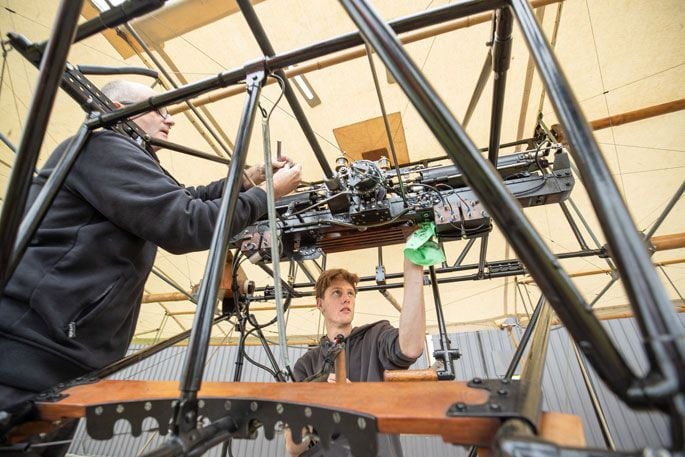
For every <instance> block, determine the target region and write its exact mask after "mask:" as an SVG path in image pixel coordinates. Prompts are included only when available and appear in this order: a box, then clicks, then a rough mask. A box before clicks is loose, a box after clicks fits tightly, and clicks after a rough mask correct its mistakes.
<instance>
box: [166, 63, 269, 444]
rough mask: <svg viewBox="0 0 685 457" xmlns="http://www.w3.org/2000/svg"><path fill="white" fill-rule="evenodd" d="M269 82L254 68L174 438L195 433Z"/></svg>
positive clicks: (202, 294)
mask: <svg viewBox="0 0 685 457" xmlns="http://www.w3.org/2000/svg"><path fill="white" fill-rule="evenodd" d="M265 79H266V73H265V71H264V68H263V67H260V66H254V67H252V69H250V70H249V71H248V76H247V79H246V83H247V98H246V100H245V104H244V106H243V114H242V116H241V119H240V126H239V128H238V135H237V137H236V142H235V149H234V151H233V160H231V165H230V168H229V171H228V177H227V180H226V185H225V186H224V194H223V196H222V200H221V207H220V209H219V214H218V216H217V222H216V226H215V228H214V235H213V237H212V242H211V245H210V249H209V256H208V259H207V266H206V268H205V275H204V276H203V278H202V283H201V285H200V289H199V292H198V300H197V301H198V307H197V312H196V313H195V319H194V321H193V329H192V333H191V336H190V341H189V344H188V351H187V354H186V360H185V363H184V368H183V374H182V376H181V396H180V400H179V402H178V404H177V407H176V410H175V419H174V425H173V427H172V428H173V431H174V434H175V435H179V434H183V433H187V432H190V431H192V430H195V428H196V427H197V411H198V404H197V392H198V390H200V386H201V384H202V376H203V373H204V368H205V362H206V359H207V352H208V347H209V340H210V335H211V320H212V314H213V311H214V306H215V304H216V300H217V294H218V291H219V283H220V282H221V275H222V272H223V267H224V264H225V259H226V252H227V251H228V241H229V233H230V232H231V228H232V226H233V220H234V219H233V214H234V213H235V207H236V204H237V201H238V194H239V193H240V185H241V172H242V169H243V168H244V166H245V162H246V158H247V149H248V145H249V142H250V135H251V133H252V128H253V126H254V119H255V116H256V112H257V103H258V100H259V95H260V93H261V89H262V86H263V84H264V81H265Z"/></svg>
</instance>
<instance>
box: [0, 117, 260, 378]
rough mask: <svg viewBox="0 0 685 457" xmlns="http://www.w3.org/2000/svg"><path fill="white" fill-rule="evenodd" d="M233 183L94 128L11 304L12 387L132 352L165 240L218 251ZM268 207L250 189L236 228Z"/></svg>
mask: <svg viewBox="0 0 685 457" xmlns="http://www.w3.org/2000/svg"><path fill="white" fill-rule="evenodd" d="M68 143H69V140H67V141H65V142H64V143H62V144H61V145H60V146H58V148H57V149H56V150H55V152H54V153H53V154H52V156H51V157H50V158H49V160H48V161H47V163H46V164H45V167H44V168H43V169H42V170H41V172H40V173H39V176H37V177H36V178H35V179H34V183H33V185H32V187H31V191H30V196H29V202H28V203H27V208H28V207H30V204H31V202H32V201H33V200H35V198H36V196H37V195H38V192H39V191H40V189H41V188H42V187H43V185H44V184H45V181H46V179H47V177H48V176H49V174H50V173H51V172H52V170H53V169H54V167H55V165H56V164H57V161H58V159H59V158H60V157H61V155H62V154H63V153H64V151H65V149H66V148H67V145H68ZM223 186H224V180H220V181H216V182H213V183H211V184H209V185H208V186H206V187H197V188H186V187H183V186H181V185H180V184H178V183H177V182H176V181H175V180H174V179H173V178H171V177H170V176H168V175H167V174H166V173H165V172H164V170H163V169H162V168H161V167H160V165H159V163H158V162H157V160H156V157H154V156H153V154H151V153H149V152H147V151H145V150H143V149H142V148H141V147H140V146H138V145H137V144H136V143H135V142H134V141H133V140H131V139H130V138H128V137H125V136H123V135H120V134H117V133H114V132H112V131H109V130H104V131H98V132H94V133H93V135H92V137H91V138H90V139H89V140H88V142H87V143H86V146H85V148H84V150H83V151H82V153H81V154H80V156H79V158H78V159H77V160H76V162H75V164H74V166H73V169H72V170H71V172H70V173H69V175H68V177H67V178H66V181H65V183H64V185H63V186H62V188H61V190H60V191H59V193H58V194H57V197H56V198H55V201H54V203H53V205H52V206H51V208H50V209H49V211H48V212H47V214H46V216H45V218H44V220H43V221H42V223H41V225H40V227H39V229H38V231H37V233H36V235H35V236H34V238H33V240H32V241H31V243H30V246H29V247H28V249H27V251H26V254H25V255H24V257H23V258H22V260H21V262H20V264H19V266H18V268H17V270H16V271H15V273H14V275H13V276H12V278H11V280H10V282H9V283H8V284H7V287H6V289H5V293H4V295H3V296H2V298H1V300H0V384H5V385H9V386H15V387H20V388H22V389H26V390H33V391H40V390H43V389H46V388H49V387H52V386H53V385H54V384H56V383H58V382H61V381H66V380H69V379H71V378H73V377H76V376H79V375H81V374H84V373H86V372H88V371H91V370H93V369H97V368H101V367H103V366H105V365H107V364H109V363H111V362H113V361H115V360H117V359H119V358H121V357H122V356H123V355H124V354H125V352H126V349H127V347H128V345H129V342H130V341H131V338H132V336H133V332H134V330H135V325H136V320H137V317H138V312H139V310H140V300H141V297H142V294H143V287H144V285H145V281H146V279H147V277H148V275H149V273H150V270H151V269H152V265H153V263H154V259H155V254H156V252H157V246H160V247H162V248H164V249H166V250H167V251H169V252H171V253H176V254H178V253H186V252H192V251H201V250H205V249H208V248H209V245H210V242H211V239H212V233H213V230H214V225H215V221H216V218H217V215H218V212H219V207H220V204H221V194H222V192H223ZM265 213H266V194H265V193H264V191H263V190H262V189H260V188H254V189H250V190H248V191H246V192H241V194H240V196H239V198H238V202H237V207H236V210H235V214H234V224H233V227H234V229H233V233H236V232H238V231H239V230H241V229H242V228H244V227H245V226H246V225H247V224H249V223H251V222H252V221H254V220H256V219H257V218H259V217H261V216H262V215H263V214H265Z"/></svg>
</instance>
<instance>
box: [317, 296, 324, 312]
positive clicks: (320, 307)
mask: <svg viewBox="0 0 685 457" xmlns="http://www.w3.org/2000/svg"><path fill="white" fill-rule="evenodd" d="M322 305H323V300H321V299H320V298H317V299H316V307H317V308H318V309H319V311H321V314H323V307H322Z"/></svg>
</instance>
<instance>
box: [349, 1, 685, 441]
mask: <svg viewBox="0 0 685 457" xmlns="http://www.w3.org/2000/svg"><path fill="white" fill-rule="evenodd" d="M341 3H342V5H343V7H344V8H345V9H346V11H347V13H348V15H349V16H350V17H351V19H352V20H353V21H354V22H355V24H356V25H357V27H358V28H359V30H360V31H361V33H362V35H363V36H364V38H365V40H366V41H367V42H368V43H369V44H370V46H371V47H372V48H373V49H374V50H375V51H376V53H377V54H378V55H379V57H380V58H381V59H382V60H383V62H384V63H385V65H386V67H387V68H388V70H389V71H390V73H391V74H392V76H393V78H394V79H395V81H396V82H397V83H398V84H399V85H400V87H401V88H402V89H403V90H404V92H405V94H406V95H407V97H408V98H409V100H410V101H411V102H412V104H413V105H414V106H415V108H416V109H417V111H418V112H419V113H420V114H421V116H422V117H423V119H424V121H425V122H426V124H427V125H428V126H429V128H430V129H431V130H432V131H433V133H434V134H435V136H436V138H437V139H438V141H439V142H440V143H441V144H442V146H443V148H444V149H445V150H446V152H447V153H448V155H449V156H450V157H451V158H452V160H453V161H454V162H455V163H456V164H457V165H458V166H459V167H460V169H461V170H463V171H464V175H465V176H467V177H468V181H469V184H470V186H471V187H472V189H473V190H474V191H475V192H476V194H477V195H479V197H480V198H481V200H482V201H483V202H484V203H485V204H486V206H487V207H488V210H489V213H490V214H491V215H492V217H493V218H494V219H495V221H497V222H498V224H499V225H500V226H501V227H508V228H510V230H507V231H505V236H506V237H507V239H508V241H509V243H510V244H511V245H512V247H513V248H514V250H515V251H516V253H517V254H518V256H519V258H521V259H522V260H523V262H524V264H525V265H526V266H527V267H528V269H529V271H530V273H531V274H532V276H533V277H534V278H535V280H536V282H537V283H538V285H539V287H540V288H541V290H542V292H543V294H544V295H545V296H546V297H547V299H548V300H549V301H550V303H551V305H552V306H553V307H554V309H555V310H556V311H557V313H558V314H559V317H560V318H561V319H562V321H563V322H564V323H565V324H566V326H567V328H568V329H569V332H570V333H571V335H572V336H573V338H574V339H575V340H576V341H578V342H579V346H580V348H581V350H582V351H583V352H584V353H585V355H586V357H587V358H588V359H589V360H590V361H591V363H592V365H593V366H594V368H595V369H596V370H597V372H598V374H599V375H600V376H601V377H602V379H603V380H604V381H605V382H606V384H607V385H608V386H609V387H610V388H611V390H612V391H614V393H616V394H617V395H618V396H619V397H620V398H621V399H622V400H623V401H624V402H626V403H627V404H629V405H631V406H634V407H653V405H656V406H657V407H658V408H660V409H661V410H663V411H665V412H667V413H669V414H670V415H671V423H672V432H673V436H674V446H676V447H681V446H682V445H683V439H684V437H683V425H682V423H683V420H682V419H683V417H685V393H683V392H684V391H685V389H683V387H685V359H684V357H683V353H684V352H685V341H682V340H683V339H682V338H680V340H679V338H678V336H679V335H680V334H682V330H681V329H679V328H678V324H677V322H678V320H677V318H676V316H675V312H674V311H673V309H672V307H671V304H670V301H668V300H667V296H666V293H665V290H664V288H663V286H662V285H661V284H660V282H659V281H658V277H657V275H656V271H655V269H654V267H653V266H652V265H651V262H650V261H649V256H648V255H647V250H646V249H645V246H644V243H643V241H642V240H641V239H640V237H639V236H638V233H637V231H636V230H635V229H634V224H633V223H632V221H631V219H630V216H629V214H628V212H627V210H626V208H625V205H624V204H623V200H622V199H621V198H620V196H619V195H618V192H617V189H616V186H615V185H614V184H613V181H612V179H611V176H610V174H609V171H608V168H607V166H606V164H605V163H604V161H603V160H602V159H601V157H602V156H601V153H600V151H599V148H598V146H597V144H596V142H595V141H594V139H593V138H592V136H591V133H590V130H589V128H588V126H587V123H586V122H584V121H583V117H582V115H581V112H580V109H579V107H578V105H577V102H576V101H575V99H574V97H573V95H572V93H571V91H570V88H569V85H568V83H567V82H566V81H565V79H564V76H563V75H562V74H561V71H560V70H559V66H558V64H557V63H556V61H555V59H554V56H553V55H552V53H551V51H550V50H549V46H548V45H547V43H546V41H545V40H544V36H543V34H542V32H541V31H540V29H539V26H538V25H537V23H536V22H535V18H534V16H533V15H532V12H531V11H530V7H529V5H528V4H527V3H526V2H525V1H523V0H509V4H510V6H511V8H512V10H513V12H514V15H515V17H516V18H517V20H518V22H519V25H520V27H521V30H522V32H523V35H524V37H525V38H526V40H527V42H528V45H529V48H530V51H531V53H532V54H533V57H534V59H535V61H536V64H537V66H538V69H539V71H540V72H541V76H542V78H543V81H544V82H545V85H546V88H547V92H548V93H549V94H550V99H551V100H552V102H553V103H554V105H555V109H556V110H557V114H558V116H559V118H560V119H561V120H562V122H563V123H564V124H565V125H566V126H567V127H568V130H569V142H570V143H571V146H572V147H573V149H574V153H575V155H574V156H577V158H576V161H577V162H578V163H579V168H580V170H581V174H582V176H583V178H584V182H585V183H586V185H587V186H588V190H589V192H590V195H591V199H592V201H593V204H594V206H595V210H596V211H597V213H598V217H599V218H600V221H601V222H603V224H602V226H603V227H604V229H605V231H606V235H607V239H608V240H609V247H610V249H611V251H612V253H613V254H614V257H615V259H616V263H617V264H618V269H619V271H620V272H621V275H622V276H623V277H625V278H626V279H627V281H628V282H630V283H631V284H630V286H629V287H627V289H628V292H629V296H630V298H631V303H632V305H633V307H634V310H635V312H636V316H637V320H638V323H639V324H640V329H641V331H642V333H643V335H644V336H645V340H646V344H645V351H646V353H647V356H648V358H649V360H650V362H651V370H650V373H649V374H648V376H645V377H643V378H639V377H638V376H637V375H636V374H635V373H634V372H633V370H632V369H631V368H630V367H629V366H628V364H627V363H626V361H625V359H624V358H623V356H622V355H621V354H620V353H619V352H618V350H617V348H616V347H615V346H614V344H613V342H612V341H611V339H610V338H609V336H608V334H607V333H606V331H605V330H604V329H603V328H602V326H601V325H600V323H599V321H598V320H597V319H596V318H595V317H594V316H593V315H591V313H588V312H587V304H586V302H585V300H584V299H583V297H582V296H581V295H580V293H579V292H578V290H577V288H576V287H575V285H574V284H573V283H572V282H571V280H570V277H569V276H568V275H567V273H566V272H565V271H564V270H563V269H562V268H561V265H559V264H558V262H557V260H556V258H555V257H554V256H553V255H552V253H551V252H550V251H549V249H548V248H547V246H546V245H545V244H544V243H543V242H542V240H541V238H540V237H539V235H538V234H537V232H536V231H535V230H534V229H533V227H532V226H531V225H530V223H529V221H528V220H527V219H526V218H525V216H524V215H523V212H522V211H521V208H520V207H518V206H517V205H516V204H515V202H514V201H513V198H512V197H511V195H509V194H508V193H507V192H506V189H505V187H504V185H503V183H502V182H501V180H499V179H498V178H499V177H498V176H497V175H496V173H494V168H493V167H492V164H490V163H486V162H485V161H484V160H482V157H480V155H479V154H478V152H477V149H476V147H475V146H474V145H473V143H472V142H471V140H470V138H468V136H467V135H466V133H465V132H464V130H463V128H462V127H461V126H460V125H459V124H458V123H457V121H456V120H455V119H454V117H453V116H452V114H451V113H450V112H449V110H448V109H447V107H446V106H445V105H444V103H443V102H442V100H441V99H440V98H439V97H438V95H437V93H436V92H435V91H434V90H433V88H432V87H431V86H430V84H429V83H428V81H427V80H426V79H425V77H424V76H423V74H422V73H421V72H420V70H419V69H418V67H417V66H416V64H415V63H414V62H413V61H412V60H411V59H410V58H409V56H408V55H407V53H406V51H404V49H403V47H402V45H401V44H400V42H399V40H398V39H397V37H396V36H395V34H394V33H393V31H392V30H391V29H390V28H389V27H388V26H387V25H386V24H385V23H383V22H382V20H381V19H380V17H379V16H378V14H377V13H376V12H375V11H373V9H372V8H371V7H370V6H369V5H368V4H367V3H366V2H364V1H363V0H341ZM588 150H589V151H590V152H589V153H588ZM669 320H670V321H669ZM664 336H666V337H664ZM678 424H680V425H678Z"/></svg>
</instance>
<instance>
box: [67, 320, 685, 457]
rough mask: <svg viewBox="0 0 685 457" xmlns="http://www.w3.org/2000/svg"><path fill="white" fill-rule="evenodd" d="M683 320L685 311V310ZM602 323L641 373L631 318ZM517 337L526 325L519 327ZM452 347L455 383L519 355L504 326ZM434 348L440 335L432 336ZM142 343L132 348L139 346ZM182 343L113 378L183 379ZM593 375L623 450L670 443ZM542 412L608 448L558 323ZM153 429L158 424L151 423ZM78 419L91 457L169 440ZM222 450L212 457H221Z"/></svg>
mask: <svg viewBox="0 0 685 457" xmlns="http://www.w3.org/2000/svg"><path fill="white" fill-rule="evenodd" d="M680 318H681V322H684V323H685V316H683V315H680ZM604 325H605V326H606V327H607V329H608V330H609V332H610V334H611V335H612V337H613V338H614V340H615V341H616V342H617V345H618V347H619V348H621V350H622V351H623V352H624V354H625V356H626V358H627V359H628V360H629V363H631V364H632V365H633V366H634V367H635V368H636V369H638V370H644V369H645V367H646V361H645V360H644V358H643V357H640V356H641V355H642V354H641V345H640V336H639V333H638V332H637V328H636V325H635V322H634V320H632V319H617V320H613V321H607V322H605V323H604ZM514 333H515V334H516V335H517V337H519V338H520V336H521V334H522V333H523V332H522V330H521V329H515V332H514ZM450 339H451V341H452V344H453V346H456V347H458V348H459V349H460V350H461V352H462V354H463V355H462V357H461V359H459V360H458V361H457V362H456V371H457V378H458V380H469V379H472V378H474V377H482V378H495V377H501V376H503V374H504V373H505V372H506V369H507V367H508V365H509V361H510V359H511V356H512V355H513V352H514V346H513V343H512V339H511V337H510V335H509V334H508V333H507V332H506V331H500V330H487V331H478V332H468V333H460V334H451V335H450ZM434 344H435V347H438V344H439V343H438V339H437V338H436V337H434ZM139 349H140V348H132V350H139ZM273 351H274V354H275V356H276V360H278V361H280V360H281V359H280V355H279V349H278V347H274V348H273ZM305 351H306V348H302V347H292V348H290V349H289V357H290V360H291V363H294V361H295V360H297V358H298V357H299V356H300V355H301V354H303V353H304V352H305ZM184 352H185V348H179V347H174V348H170V349H167V350H165V351H163V352H162V353H160V354H157V355H156V356H154V357H152V358H150V359H148V360H146V361H143V362H142V363H140V364H138V365H137V366H135V367H132V368H129V369H127V370H126V371H124V372H122V373H120V374H118V375H117V376H115V378H116V379H147V380H169V379H178V378H179V375H180V371H181V367H182V363H183V357H184ZM236 353H237V351H236V348H235V347H225V346H221V347H212V348H210V351H209V356H208V362H207V368H206V375H205V379H206V380H208V381H230V380H232V379H233V373H234V369H235V359H236ZM247 353H248V355H249V356H250V357H251V358H253V359H254V360H256V361H257V362H259V363H261V364H263V365H266V366H269V367H270V364H269V362H268V359H267V358H266V355H265V354H264V351H263V350H262V348H260V347H248V348H247ZM426 366H427V362H426V359H425V358H421V359H420V360H419V361H417V363H416V364H415V366H414V367H413V368H425V367H426ZM590 377H591V379H592V382H593V385H594V386H595V388H596V391H597V396H598V398H599V400H600V403H601V406H602V409H603V410H604V414H605V416H606V420H607V422H608V424H609V429H610V433H611V435H612V438H613V440H614V442H615V443H616V446H617V448H618V449H636V448H642V447H646V446H648V447H655V448H658V447H664V446H667V445H668V444H669V433H668V427H669V424H668V421H667V419H666V418H665V416H664V415H662V414H659V413H635V412H634V411H632V410H630V409H628V408H627V407H625V406H624V405H623V404H622V403H621V402H620V401H619V400H617V399H616V397H615V396H614V395H613V394H612V393H611V392H609V391H608V390H607V389H606V388H605V387H604V385H603V384H602V382H601V381H600V380H599V379H598V377H597V375H596V374H595V373H594V372H593V371H592V370H590ZM242 380H243V381H259V382H268V381H273V378H272V377H271V375H269V374H268V373H266V372H265V371H263V370H261V369H259V368H257V367H255V366H254V365H252V364H250V363H247V362H246V363H245V365H244V366H243V375H242ZM542 389H543V410H550V411H561V412H565V413H571V414H576V415H579V416H580V417H581V418H582V419H583V423H584V426H585V435H586V440H587V444H588V446H591V447H599V448H604V447H606V446H605V443H604V439H603V437H602V434H601V432H600V428H599V423H598V420H597V417H596V415H595V413H594V410H593V408H592V404H591V401H590V397H589V395H588V391H587V389H586V387H585V384H584V383H583V379H582V376H581V372H580V368H579V365H578V363H577V361H576V356H575V354H574V351H573V348H572V346H571V344H570V339H569V337H568V334H567V332H566V330H565V329H563V328H556V329H554V330H553V331H552V333H551V336H550V346H549V349H548V352H547V358H546V367H545V375H544V380H543V386H542ZM151 422H152V424H150V428H154V426H155V423H154V421H153V420H151ZM83 425H84V424H81V425H80V426H79V430H78V432H77V434H76V437H75V440H74V444H73V445H72V447H71V449H70V452H71V453H73V454H77V455H88V456H113V457H119V456H122V457H124V456H126V457H128V456H135V455H139V454H141V453H145V452H149V451H151V450H153V449H155V448H157V447H158V446H159V445H160V444H161V443H163V442H164V440H165V438H164V437H159V436H158V435H157V434H156V433H154V432H146V433H143V434H142V435H141V436H140V437H137V438H134V437H131V436H130V434H129V433H128V430H129V428H128V427H129V426H128V424H127V423H124V422H123V421H120V422H119V423H118V424H117V426H118V428H117V431H116V436H115V437H114V438H113V439H112V440H109V441H94V440H91V439H90V438H88V436H87V434H86V433H85V428H84V426H83ZM401 441H402V446H403V450H404V454H405V456H406V457H426V456H435V457H440V456H462V455H466V450H465V449H464V448H461V447H457V446H452V445H448V444H445V443H443V442H442V440H441V439H440V438H436V437H425V436H402V438H401ZM232 450H233V455H234V456H235V457H239V456H240V457H244V456H279V457H280V456H285V455H286V453H285V451H284V444H283V438H282V437H281V436H280V435H277V437H276V439H274V440H273V441H268V440H266V439H264V438H263V435H262V434H261V433H260V435H259V438H257V439H256V440H250V441H248V440H236V441H235V442H234V443H233V446H232ZM220 451H221V448H220V447H217V448H215V449H213V450H212V451H210V452H209V453H208V454H207V455H209V456H219V455H221V452H220Z"/></svg>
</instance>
